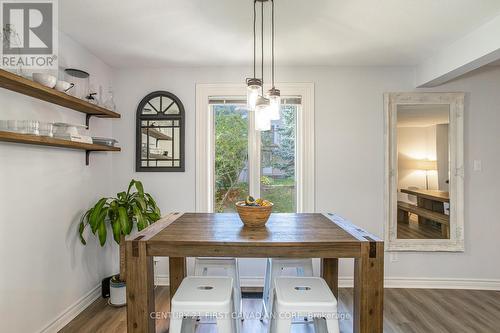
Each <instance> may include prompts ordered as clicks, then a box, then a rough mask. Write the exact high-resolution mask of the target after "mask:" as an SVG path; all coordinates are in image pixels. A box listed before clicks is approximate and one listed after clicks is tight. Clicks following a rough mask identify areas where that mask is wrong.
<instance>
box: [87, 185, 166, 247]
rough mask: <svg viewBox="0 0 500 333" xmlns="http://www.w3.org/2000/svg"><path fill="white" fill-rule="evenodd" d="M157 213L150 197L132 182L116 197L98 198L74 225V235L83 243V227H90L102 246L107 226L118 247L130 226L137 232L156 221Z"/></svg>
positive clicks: (130, 229)
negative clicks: (109, 227)
mask: <svg viewBox="0 0 500 333" xmlns="http://www.w3.org/2000/svg"><path fill="white" fill-rule="evenodd" d="M133 189H135V191H133ZM160 214H161V213H160V209H159V208H158V206H157V205H156V202H155V200H154V199H153V197H152V196H151V195H150V194H149V193H145V192H144V188H143V186H142V183H141V182H140V181H138V180H133V179H132V181H131V182H130V184H129V186H128V189H127V191H126V192H120V193H117V194H116V198H101V199H100V200H99V201H97V203H96V204H95V205H94V207H92V208H90V209H89V210H88V211H86V212H85V214H83V216H82V219H81V221H80V225H79V226H78V233H79V235H80V240H81V242H82V243H83V244H84V245H85V244H87V242H86V241H85V237H84V235H83V233H84V231H85V228H86V227H87V226H90V230H91V231H92V234H94V235H95V236H96V237H97V238H98V239H99V243H100V244H101V246H104V244H105V243H106V239H107V230H108V228H107V226H108V225H110V226H111V230H113V239H114V240H115V242H116V243H118V244H120V241H121V239H122V236H125V235H128V234H130V233H131V232H132V228H133V226H134V223H135V224H136V225H137V229H138V230H139V231H141V230H142V229H144V228H146V227H147V226H149V225H150V224H151V223H154V222H156V221H158V220H159V219H160Z"/></svg>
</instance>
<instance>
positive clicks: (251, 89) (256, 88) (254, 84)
mask: <svg viewBox="0 0 500 333" xmlns="http://www.w3.org/2000/svg"><path fill="white" fill-rule="evenodd" d="M261 88H262V81H261V80H260V79H255V78H252V79H247V106H248V108H249V109H250V110H251V111H253V110H255V104H256V103H257V98H258V97H259V92H260V90H261Z"/></svg>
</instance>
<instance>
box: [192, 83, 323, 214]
mask: <svg viewBox="0 0 500 333" xmlns="http://www.w3.org/2000/svg"><path fill="white" fill-rule="evenodd" d="M280 87H283V88H282V96H287V97H286V98H284V99H283V100H282V103H283V105H282V107H281V110H280V111H281V118H280V120H278V121H273V123H272V130H271V131H266V132H259V131H256V130H255V129H254V121H255V119H254V115H255V114H254V113H253V112H248V111H247V110H246V105H245V104H246V100H245V97H244V96H245V86H244V85H239V84H235V85H231V84H219V85H211V84H200V85H197V88H196V98H197V101H196V134H197V137H196V175H197V180H196V209H197V211H200V212H203V211H207V212H214V211H215V212H233V211H234V203H235V202H236V201H238V200H241V199H244V198H245V197H246V196H247V195H248V194H251V195H253V196H255V197H263V198H266V199H268V200H271V201H273V202H274V203H275V207H274V209H273V211H274V212H313V211H314V105H313V98H312V97H313V86H312V84H285V85H282V84H280Z"/></svg>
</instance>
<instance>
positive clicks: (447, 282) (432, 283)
mask: <svg viewBox="0 0 500 333" xmlns="http://www.w3.org/2000/svg"><path fill="white" fill-rule="evenodd" d="M240 283H241V286H242V287H262V286H263V285H264V278H263V277H249V276H246V277H242V278H241V281H240ZM168 284H169V283H168V275H157V276H156V285H159V286H168ZM353 284H354V283H353V278H352V277H348V276H341V277H339V287H341V288H352V287H353ZM384 287H385V288H409V289H411V288H420V289H473V290H500V280H496V279H453V278H449V279H447V278H406V277H388V278H386V279H385V280H384Z"/></svg>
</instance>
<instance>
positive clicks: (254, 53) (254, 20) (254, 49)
mask: <svg viewBox="0 0 500 333" xmlns="http://www.w3.org/2000/svg"><path fill="white" fill-rule="evenodd" d="M256 6H257V0H254V1H253V77H254V78H255V77H256V76H255V58H256V56H257V52H256V47H255V44H256V37H255V31H256V29H255V22H256V20H257V19H256V16H257V10H256V9H255V7H256Z"/></svg>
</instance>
